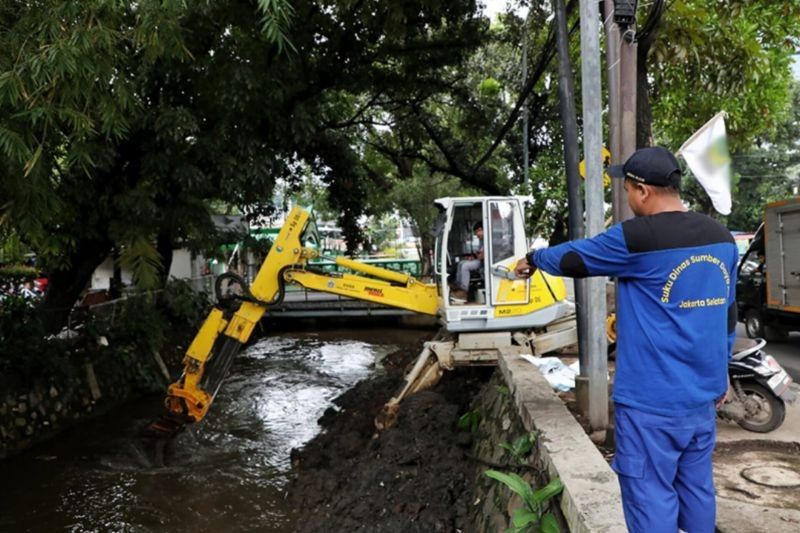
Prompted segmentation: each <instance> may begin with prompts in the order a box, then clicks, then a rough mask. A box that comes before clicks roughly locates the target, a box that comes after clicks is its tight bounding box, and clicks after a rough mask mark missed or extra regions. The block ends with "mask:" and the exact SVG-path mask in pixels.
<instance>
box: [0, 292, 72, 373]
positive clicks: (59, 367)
mask: <svg viewBox="0 0 800 533" xmlns="http://www.w3.org/2000/svg"><path fill="white" fill-rule="evenodd" d="M0 346H2V347H3V349H2V356H1V357H0V375H3V376H6V375H14V376H18V377H20V378H21V379H23V380H25V381H28V382H31V381H33V380H34V378H36V377H37V376H40V375H42V374H43V373H44V372H45V370H46V371H47V373H48V374H51V375H65V372H66V369H67V364H66V362H67V359H66V358H67V350H66V347H65V346H64V345H63V344H61V343H59V342H56V341H48V340H46V339H45V332H44V327H43V325H42V323H41V321H40V320H39V318H38V316H37V315H36V312H35V309H34V308H33V307H32V306H31V305H30V301H29V300H27V299H25V298H21V297H6V298H5V299H3V301H2V302H0Z"/></svg>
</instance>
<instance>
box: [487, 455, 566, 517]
mask: <svg viewBox="0 0 800 533" xmlns="http://www.w3.org/2000/svg"><path fill="white" fill-rule="evenodd" d="M486 475H487V476H488V477H490V478H492V479H495V480H497V481H499V482H501V483H503V484H504V485H505V486H507V487H508V488H509V489H511V490H512V491H513V492H515V493H516V494H518V495H519V497H520V498H521V499H522V503H523V506H524V507H520V508H518V509H515V510H514V514H513V515H512V519H511V525H512V527H510V528H509V529H508V530H506V531H511V532H515V533H517V532H528V531H530V532H541V533H551V532H552V533H558V531H559V528H558V523H557V521H556V519H555V516H554V515H553V513H551V512H547V507H548V503H549V501H550V500H551V499H552V498H554V497H555V496H558V495H559V494H561V491H563V490H564V485H563V483H561V480H560V479H559V478H555V479H553V480H551V481H550V482H549V483H548V484H547V485H545V486H544V487H542V488H540V489H538V490H536V491H534V490H533V488H532V487H531V486H530V484H529V483H528V482H527V481H525V480H524V479H522V478H521V477H520V476H518V475H517V474H513V473H511V474H506V473H503V472H498V471H496V470H487V471H486Z"/></svg>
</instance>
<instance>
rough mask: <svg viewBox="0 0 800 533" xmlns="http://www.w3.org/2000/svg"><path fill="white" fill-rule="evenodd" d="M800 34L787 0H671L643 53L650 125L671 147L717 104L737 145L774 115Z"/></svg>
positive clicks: (796, 7) (795, 10)
mask: <svg viewBox="0 0 800 533" xmlns="http://www.w3.org/2000/svg"><path fill="white" fill-rule="evenodd" d="M798 35H800V4H798V3H797V2H794V1H788V0H787V1H775V2H750V1H747V0H731V1H728V2H716V1H712V0H676V1H674V2H671V3H670V4H669V8H668V9H667V11H666V13H665V16H664V20H663V26H662V27H661V28H660V29H659V33H658V36H657V38H656V41H655V43H654V44H653V49H652V52H651V54H650V64H649V68H648V71H649V74H650V77H651V87H652V94H651V96H652V103H653V117H654V118H653V122H654V124H653V126H654V127H653V132H654V134H655V137H656V138H657V139H659V142H665V143H666V144H667V145H668V146H674V147H675V148H677V147H678V146H680V145H681V144H682V143H683V141H685V140H686V139H688V138H689V136H690V135H691V134H692V133H693V132H694V131H695V130H696V129H697V128H699V127H700V126H701V125H702V124H703V123H705V122H706V121H707V120H708V119H709V118H711V117H712V116H713V115H714V114H716V113H717V112H718V111H721V110H725V111H727V112H728V120H727V126H728V135H729V146H730V147H731V149H732V151H733V152H738V151H740V150H742V149H745V148H746V147H748V146H749V145H750V143H751V142H752V140H753V139H755V138H756V137H758V136H760V135H762V134H763V133H764V132H766V131H769V130H770V129H772V128H774V127H775V125H776V124H777V123H778V121H779V120H780V119H781V115H782V113H783V109H784V106H785V104H786V102H787V100H788V97H789V86H790V83H791V80H792V74H791V69H790V63H791V58H792V55H793V54H794V53H795V51H796V49H797V46H798V37H797V36H798Z"/></svg>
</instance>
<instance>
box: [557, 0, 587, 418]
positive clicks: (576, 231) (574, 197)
mask: <svg viewBox="0 0 800 533" xmlns="http://www.w3.org/2000/svg"><path fill="white" fill-rule="evenodd" d="M553 11H554V12H555V15H556V20H555V24H556V45H557V48H558V102H559V110H560V112H561V128H562V134H563V136H564V167H565V169H566V174H567V205H568V207H569V238H570V240H575V239H581V238H583V236H584V227H583V198H582V197H581V183H580V181H581V180H580V173H579V172H578V161H579V160H580V155H579V150H580V148H579V146H578V121H577V118H576V112H575V87H574V84H573V81H572V61H571V60H570V57H569V37H568V35H567V13H566V9H565V8H564V0H553ZM574 283H575V307H576V312H577V322H578V357H579V359H580V366H581V367H587V368H588V361H587V356H588V353H589V348H588V344H587V343H588V340H589V334H590V332H589V316H588V314H587V312H588V306H587V305H586V281H585V280H583V279H576V280H575V281H574ZM578 383H579V385H577V387H578V388H580V389H581V390H579V391H576V395H577V396H578V397H580V398H586V397H587V395H586V394H585V390H584V389H585V385H586V382H585V381H583V382H581V381H579V382H578ZM583 412H586V411H585V410H584V411H583Z"/></svg>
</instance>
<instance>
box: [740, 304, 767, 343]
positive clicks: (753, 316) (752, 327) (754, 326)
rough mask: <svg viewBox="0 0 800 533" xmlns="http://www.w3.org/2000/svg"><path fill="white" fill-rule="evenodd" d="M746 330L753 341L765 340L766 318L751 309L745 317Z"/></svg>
mask: <svg viewBox="0 0 800 533" xmlns="http://www.w3.org/2000/svg"><path fill="white" fill-rule="evenodd" d="M744 330H745V332H746V333H747V336H748V337H750V338H751V339H759V338H764V317H763V316H762V315H761V312H760V311H759V310H757V309H750V310H749V311H747V313H745V315H744Z"/></svg>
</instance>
